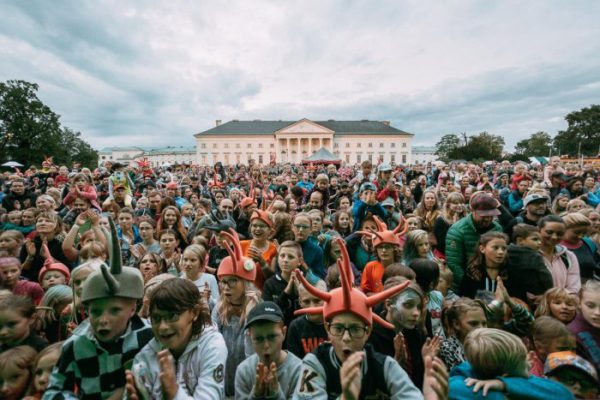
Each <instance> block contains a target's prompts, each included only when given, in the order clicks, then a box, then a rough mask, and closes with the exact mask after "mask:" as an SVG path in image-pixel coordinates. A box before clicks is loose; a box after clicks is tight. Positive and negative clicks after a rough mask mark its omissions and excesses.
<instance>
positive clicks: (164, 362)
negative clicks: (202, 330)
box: [158, 350, 179, 399]
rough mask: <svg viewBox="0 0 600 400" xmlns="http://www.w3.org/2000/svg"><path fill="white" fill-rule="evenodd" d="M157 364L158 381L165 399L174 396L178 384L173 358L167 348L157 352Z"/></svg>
mask: <svg viewBox="0 0 600 400" xmlns="http://www.w3.org/2000/svg"><path fill="white" fill-rule="evenodd" d="M158 364H159V367H160V374H159V375H158V377H159V378H160V383H161V385H162V390H163V394H164V395H165V396H166V398H167V399H173V398H175V395H176V394H177V391H178V390H179V385H177V378H176V372H175V360H174V359H173V356H172V355H171V352H170V351H169V350H162V351H160V352H159V353H158Z"/></svg>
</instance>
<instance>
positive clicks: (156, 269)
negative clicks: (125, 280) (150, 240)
mask: <svg viewBox="0 0 600 400" xmlns="http://www.w3.org/2000/svg"><path fill="white" fill-rule="evenodd" d="M134 266H135V267H136V268H137V269H139V270H140V272H141V273H142V277H143V278H144V283H146V282H148V281H149V280H150V279H152V278H154V277H155V276H156V275H158V274H161V273H163V272H165V271H164V265H163V260H162V259H161V258H160V255H158V254H156V253H147V254H144V256H143V257H142V259H141V260H140V261H139V262H137V263H135V264H134Z"/></svg>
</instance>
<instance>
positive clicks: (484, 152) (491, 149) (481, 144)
mask: <svg viewBox="0 0 600 400" xmlns="http://www.w3.org/2000/svg"><path fill="white" fill-rule="evenodd" d="M503 149H504V138H503V137H502V136H499V135H492V134H490V133H488V132H481V133H479V134H478V135H473V136H470V137H469V141H468V143H467V144H466V145H465V146H463V147H462V148H461V149H460V154H462V158H464V159H465V160H467V161H471V160H483V161H486V160H500V159H501V158H502V150H503Z"/></svg>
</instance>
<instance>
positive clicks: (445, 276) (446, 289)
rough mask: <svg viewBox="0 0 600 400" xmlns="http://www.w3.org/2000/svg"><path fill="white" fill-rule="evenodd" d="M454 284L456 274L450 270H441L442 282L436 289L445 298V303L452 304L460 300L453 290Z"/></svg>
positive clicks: (440, 281)
mask: <svg viewBox="0 0 600 400" xmlns="http://www.w3.org/2000/svg"><path fill="white" fill-rule="evenodd" d="M453 282H454V274H453V273H452V270H451V269H450V268H443V269H440V280H439V281H438V284H437V287H436V288H435V289H436V290H438V291H439V292H440V293H441V294H442V296H444V302H446V303H452V302H454V301H456V300H458V299H459V297H458V295H457V294H456V293H454V291H453V290H452V283H453Z"/></svg>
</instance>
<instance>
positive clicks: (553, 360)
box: [544, 351, 599, 383]
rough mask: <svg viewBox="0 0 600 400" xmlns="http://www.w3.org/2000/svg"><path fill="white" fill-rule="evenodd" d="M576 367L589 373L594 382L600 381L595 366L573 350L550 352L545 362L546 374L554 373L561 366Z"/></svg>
mask: <svg viewBox="0 0 600 400" xmlns="http://www.w3.org/2000/svg"><path fill="white" fill-rule="evenodd" d="M567 367H570V368H575V369H578V370H579V371H581V372H584V373H585V374H587V375H588V376H589V377H590V378H592V379H593V380H594V382H596V383H599V382H598V374H597V373H596V369H595V368H594V366H593V365H592V364H591V363H590V362H589V361H587V360H586V359H584V358H582V357H580V356H578V355H577V354H575V353H574V352H572V351H559V352H556V353H550V354H549V355H548V357H547V358H546V363H545V364H544V375H548V376H550V375H553V374H554V373H556V371H557V370H558V369H560V368H567Z"/></svg>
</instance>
